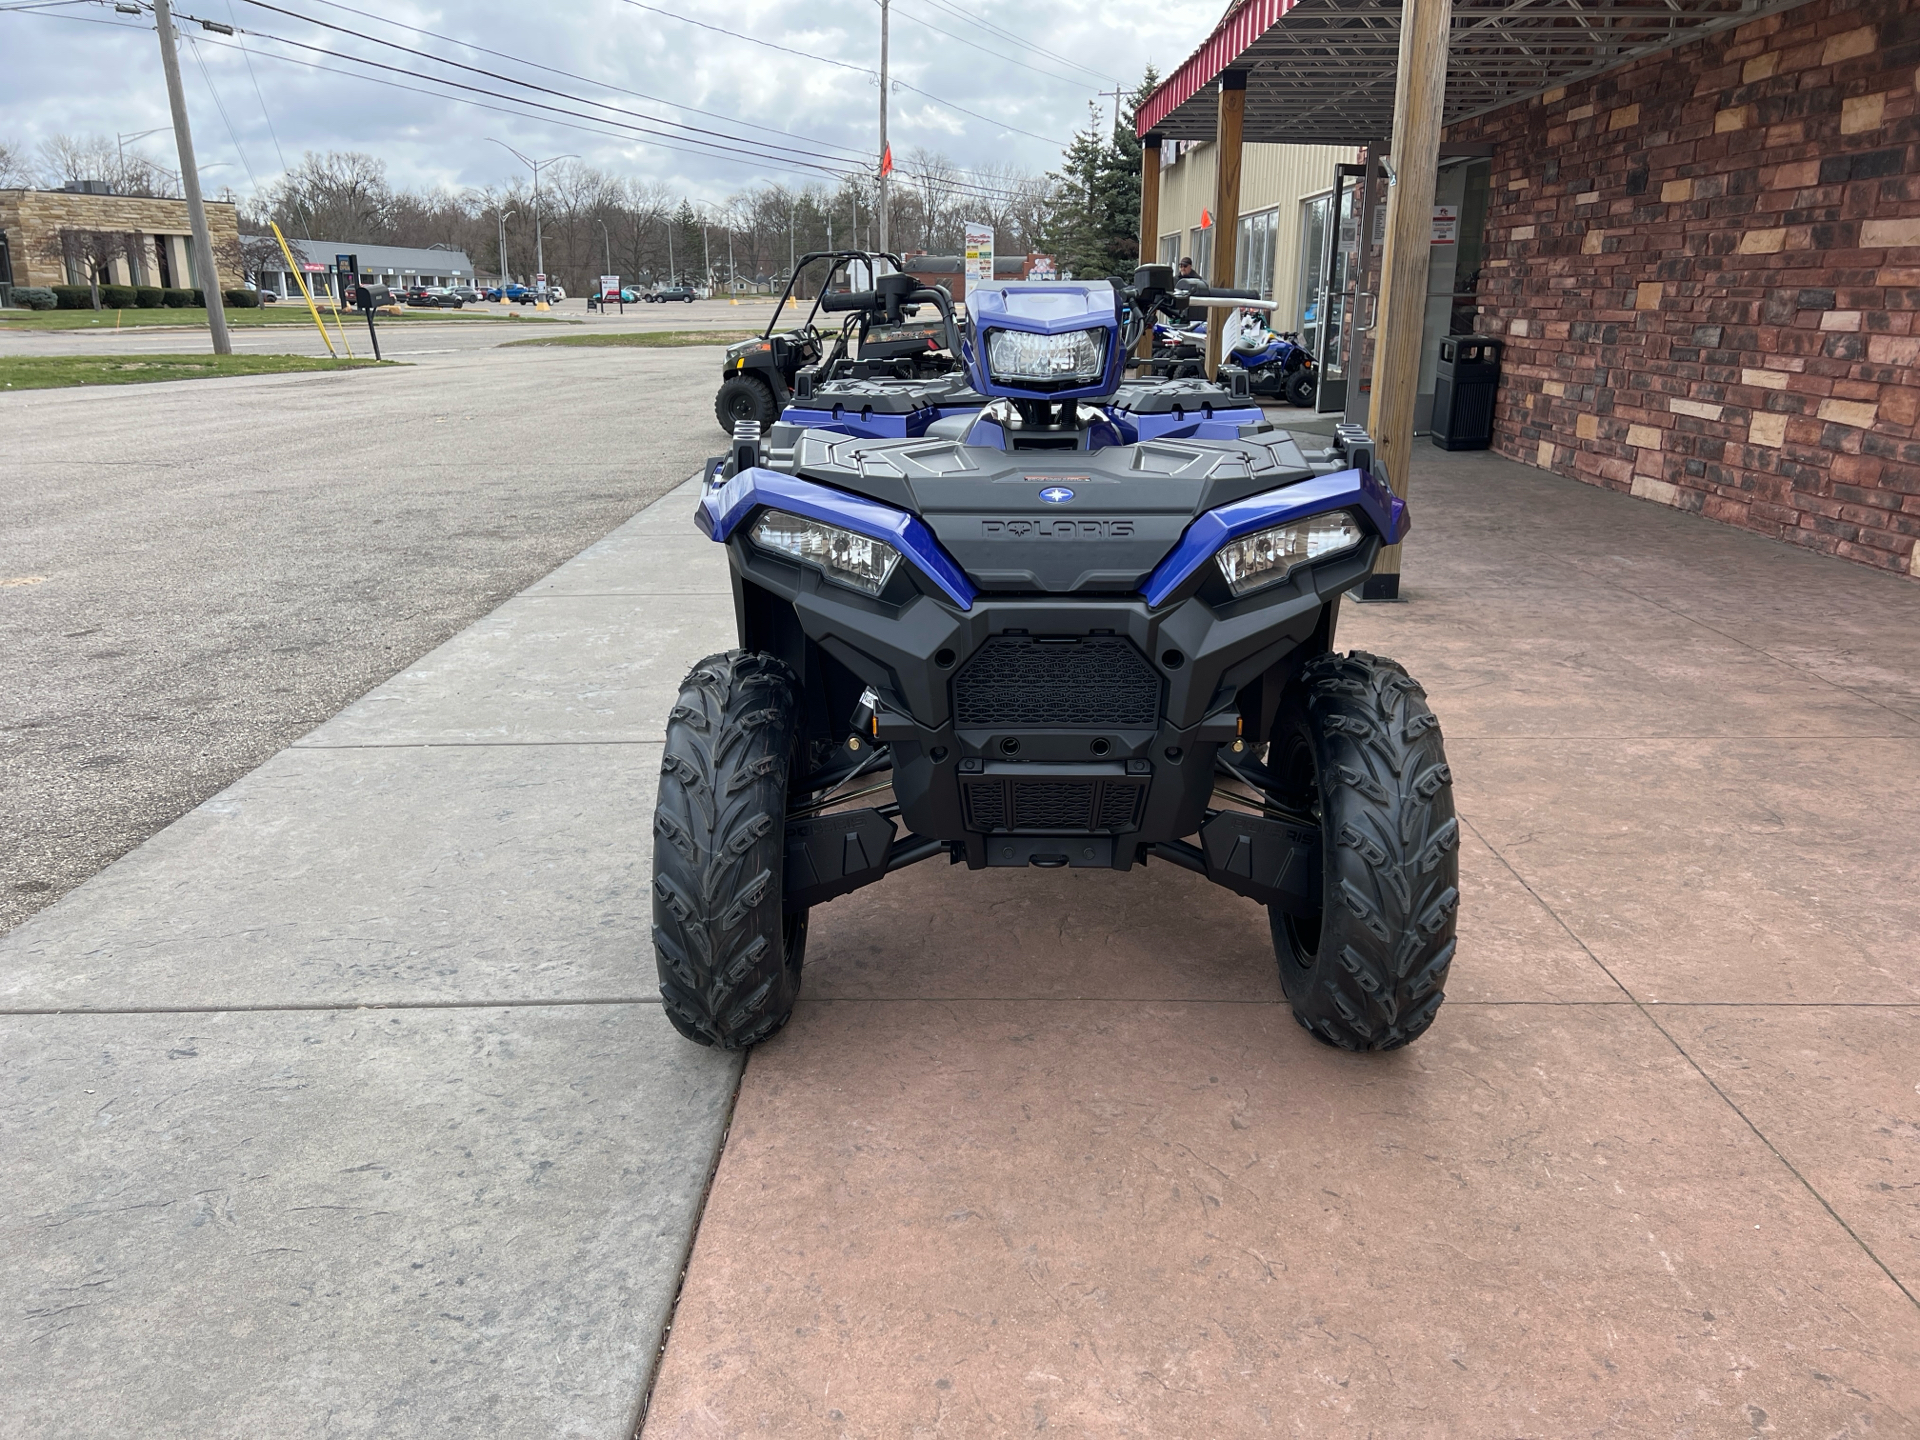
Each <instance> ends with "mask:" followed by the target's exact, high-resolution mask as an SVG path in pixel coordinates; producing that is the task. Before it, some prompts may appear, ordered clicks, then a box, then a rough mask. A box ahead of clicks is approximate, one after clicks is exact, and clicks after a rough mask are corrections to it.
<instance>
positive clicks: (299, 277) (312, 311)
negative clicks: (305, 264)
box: [267, 220, 340, 360]
mask: <svg viewBox="0 0 1920 1440" xmlns="http://www.w3.org/2000/svg"><path fill="white" fill-rule="evenodd" d="M267 224H268V225H270V226H272V228H273V238H274V239H276V240H278V241H279V242H280V253H281V254H282V255H284V256H286V257H287V273H288V274H289V275H291V276H293V280H294V283H295V284H296V285H298V286H299V287H300V293H301V294H302V295H304V296H305V297H306V300H307V313H308V314H309V315H311V316H313V324H314V328H315V329H316V330H318V331H319V332H320V338H321V339H322V340H323V341H325V342H326V346H327V354H329V355H331V356H332V357H333V358H334V359H336V360H338V359H339V358H340V352H339V351H338V350H336V349H334V348H333V337H332V336H331V335H329V334H327V327H326V326H325V325H324V324H322V323H321V321H320V307H319V306H318V305H315V304H314V303H313V292H312V291H311V290H309V289H307V277H306V275H305V273H304V272H303V271H302V270H301V269H300V267H299V266H298V265H296V264H294V263H293V251H291V250H289V249H288V248H287V237H286V236H284V235H282V234H281V233H280V227H279V226H278V225H274V223H273V222H272V221H271V220H269V221H268V222H267Z"/></svg>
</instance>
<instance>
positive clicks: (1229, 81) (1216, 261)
mask: <svg viewBox="0 0 1920 1440" xmlns="http://www.w3.org/2000/svg"><path fill="white" fill-rule="evenodd" d="M1219 114H1220V119H1219V124H1218V128H1217V129H1216V130H1215V131H1214V177H1213V263H1212V266H1211V267H1210V269H1211V273H1210V274H1209V275H1208V276H1207V283H1208V284H1209V285H1219V286H1223V287H1224V286H1229V285H1232V284H1233V260H1234V254H1233V252H1234V247H1235V246H1236V245H1237V244H1238V243H1239V241H1240V133H1241V129H1242V124H1243V122H1244V121H1245V120H1246V116H1247V72H1246V71H1244V70H1222V71H1221V72H1220V112H1219ZM1226 318H1227V312H1226V311H1224V310H1210V311H1208V312H1207V378H1208V379H1209V380H1217V379H1219V377H1220V332H1221V331H1222V330H1223V329H1224V328H1225V327H1226Z"/></svg>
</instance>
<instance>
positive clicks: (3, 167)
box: [0, 140, 34, 190]
mask: <svg viewBox="0 0 1920 1440" xmlns="http://www.w3.org/2000/svg"><path fill="white" fill-rule="evenodd" d="M33 181H34V171H33V165H32V163H31V162H30V161H29V160H28V159H27V147H26V146H24V145H16V144H14V143H13V142H12V141H10V140H0V190H24V189H26V188H27V187H28V186H30V185H32V184H33Z"/></svg>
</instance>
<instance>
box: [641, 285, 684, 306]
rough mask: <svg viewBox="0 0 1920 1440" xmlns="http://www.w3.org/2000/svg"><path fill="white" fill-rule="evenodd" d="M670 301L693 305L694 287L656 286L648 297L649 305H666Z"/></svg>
mask: <svg viewBox="0 0 1920 1440" xmlns="http://www.w3.org/2000/svg"><path fill="white" fill-rule="evenodd" d="M670 300H684V301H686V302H687V303H688V304H689V305H691V304H692V303H693V287H692V286H691V285H656V286H654V287H653V290H652V292H651V293H649V294H648V296H647V303H648V304H651V305H664V304H666V303H667V302H668V301H670Z"/></svg>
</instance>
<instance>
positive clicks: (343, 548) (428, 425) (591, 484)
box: [0, 306, 765, 931]
mask: <svg viewBox="0 0 1920 1440" xmlns="http://www.w3.org/2000/svg"><path fill="white" fill-rule="evenodd" d="M640 308H642V309H644V310H647V311H652V310H654V309H657V308H663V307H652V306H647V307H640ZM687 308H701V307H687ZM714 308H719V309H727V308H730V307H725V306H720V307H714ZM764 309H765V307H762V310H763V312H764ZM456 327H459V328H456ZM393 328H394V330H395V331H397V332H402V333H403V334H404V336H405V341H404V343H406V344H411V345H414V346H417V347H419V348H420V349H422V350H426V351H434V352H438V351H440V350H442V349H444V350H446V351H447V352H448V353H432V354H422V355H420V356H417V357H416V363H414V364H412V365H411V366H410V367H409V368H406V369H394V370H388V371H383V372H380V373H377V374H376V373H360V374H331V375H308V376H268V377H259V378H251V379H238V380H209V381H193V382H188V383H183V384H162V385H130V386H119V387H115V388H112V389H108V390H100V389H91V390H86V391H80V390H52V391H36V392H31V393H27V394H20V395H10V396H4V397H0V425H3V426H4V427H5V430H6V434H7V442H6V444H7V452H8V453H7V464H6V469H7V473H8V482H7V484H6V485H5V486H0V535H4V537H5V539H4V545H3V546H0V792H4V794H5V795H6V804H5V805H4V806H0V931H4V930H6V929H8V928H11V927H12V926H14V925H17V924H18V923H19V922H20V921H21V920H22V919H24V918H25V917H26V916H28V915H30V914H32V913H33V912H34V911H36V910H38V909H40V908H41V907H42V906H44V905H46V904H47V903H49V902H50V901H52V900H54V899H56V898H58V897H59V896H60V895H62V894H64V893H65V892H66V891H68V890H70V889H71V888H72V887H73V886H74V885H76V884H78V883H79V882H80V881H82V880H84V879H86V878H87V877H88V876H89V875H91V874H93V873H94V872H95V871H97V870H98V869H99V868H100V867H101V866H102V865H104V864H106V863H107V862H109V861H111V860H113V859H114V858H115V857H116V856H119V855H121V854H123V853H125V852H126V851H127V850H129V849H131V848H132V847H133V846H135V845H137V844H138V843H139V842H140V841H142V840H144V839H145V838H146V837H147V836H149V835H151V834H152V833H153V832H154V831H155V830H158V829H159V828H160V827H162V826H164V825H166V824H167V823H169V822H170V821H172V820H174V819H175V818H177V817H178V816H180V815H182V814H184V813H185V812H186V811H188V810H190V809H191V808H192V807H193V806H195V805H197V804H198V803H200V802H201V801H202V800H204V799H206V798H207V797H208V796H209V795H211V794H213V793H214V792H216V791H218V790H219V789H220V788H221V787H222V786H224V785H226V784H228V783H229V782H230V781H232V780H233V779H235V778H236V777H238V776H240V775H243V774H245V773H246V772H247V771H249V770H251V769H252V768H253V767H254V766H256V765H258V764H259V763H260V762H261V761H262V760H264V759H265V758H266V757H267V756H269V755H271V754H273V753H274V752H275V751H276V750H278V749H280V748H281V747H282V746H283V745H285V744H287V743H288V742H289V741H290V740H292V739H293V738H294V737H296V736H298V735H299V734H301V733H302V732H304V731H305V730H308V729H310V728H311V727H312V726H313V725H315V724H317V723H318V722H319V721H321V720H323V719H325V718H326V717H327V716H329V715H331V714H333V713H334V712H335V711H337V710H338V709H340V707H341V706H342V705H344V704H346V703H347V702H349V701H351V700H352V699H354V698H355V697H357V696H359V695H361V694H362V693H364V692H365V691H366V690H367V689H368V688H369V687H371V686H373V685H375V684H378V683H379V682H380V681H381V680H384V679H385V678H386V677H387V676H389V675H391V674H393V673H394V672H395V671H397V670H399V669H401V668H403V667H404V666H405V665H406V664H408V663H409V662H410V661H412V660H413V659H414V658H415V657H417V656H419V655H421V654H423V653H425V652H426V651H428V650H430V649H432V648H433V647H434V646H435V645H437V644H439V643H440V642H441V641H442V640H444V639H446V638H447V637H448V636H449V635H452V634H454V633H455V632H456V631H458V630H460V629H461V628H462V627H463V626H465V625H467V624H468V623H469V622H471V621H472V620H473V619H475V618H476V617H477V616H480V615H483V614H485V613H486V612H487V611H488V610H490V609H492V608H493V607H494V606H495V605H496V604H498V603H499V602H500V601H501V600H502V599H503V598H504V597H506V596H507V595H510V594H512V593H514V592H515V591H517V590H519V589H520V588H522V587H523V586H524V585H526V584H527V583H528V582H529V581H531V580H533V579H535V578H536V577H538V576H540V575H542V574H544V573H545V572H547V571H548V570H550V569H552V568H553V567H554V566H555V565H557V564H558V563H560V561H562V560H564V559H566V558H567V557H568V556H570V555H572V554H574V553H576V552H577V551H579V550H580V549H581V548H583V547H584V546H586V545H587V544H589V543H591V542H592V541H593V540H595V539H597V538H598V537H599V536H601V535H603V534H605V533H606V532H607V531H609V530H611V529H613V528H614V527H615V526H617V525H619V524H620V523H621V522H622V521H624V520H625V519H627V518H628V517H629V516H630V515H632V514H634V513H635V512H636V511H638V510H640V509H642V508H643V507H644V506H645V505H646V504H647V503H648V502H649V501H651V500H653V499H654V498H656V497H657V496H659V495H660V494H662V493H663V492H664V491H665V490H666V489H668V488H669V487H671V486H672V485H674V484H675V483H677V482H679V481H680V480H683V479H684V478H685V477H686V476H687V475H688V474H689V473H691V471H692V470H693V469H694V468H695V467H696V466H697V465H698V463H699V460H700V457H701V455H702V454H703V453H705V452H706V451H707V450H708V449H714V448H718V441H719V438H720V437H719V435H718V433H717V431H716V430H715V428H714V424H713V420H712V415H711V408H710V407H711V403H712V378H711V377H712V375H713V372H714V370H715V366H716V363H717V362H716V358H715V355H714V353H713V352H712V351H710V350H707V349H705V348H698V347H696V348H692V349H678V350H651V349H632V350H629V349H624V348H622V349H615V350H572V349H566V348H553V349H549V348H546V347H541V346H530V347H521V348H506V349H502V348H497V347H498V341H499V340H500V339H502V338H521V337H520V336H519V334H518V333H517V332H513V333H508V327H506V326H503V325H493V324H488V325H470V324H466V323H465V322H447V323H446V324H445V325H444V326H442V325H439V324H436V323H434V322H431V321H429V322H421V323H420V324H418V325H417V326H415V327H413V328H404V327H402V326H395V327H393ZM569 328H570V329H571V328H572V327H569ZM293 333H295V334H297V333H298V332H293ZM529 333H532V332H531V330H529ZM543 333H544V332H543ZM236 335H237V338H238V339H239V340H240V341H241V342H242V343H243V345H245V346H246V347H248V348H251V347H252V346H254V345H255V344H258V345H259V346H261V347H263V348H278V349H286V348H289V345H288V338H287V332H278V331H274V332H257V331H256V332H245V331H240V332H236ZM186 338H187V337H184V336H182V335H181V334H179V333H178V332H169V333H166V334H164V335H160V336H155V335H140V336H137V337H132V338H129V339H123V340H119V341H115V342H111V343H113V344H114V348H115V349H116V350H128V349H133V348H135V346H136V345H151V346H157V347H159V348H163V349H170V350H178V349H182V348H186V347H185V344H184V343H183V342H184V341H185V340H186ZM194 338H199V337H194ZM307 338H308V339H309V340H311V341H312V343H313V344H314V346H316V347H317V345H318V340H317V337H313V336H312V335H311V332H308V335H307ZM442 340H444V341H445V342H446V343H445V345H444V346H442V345H439V344H434V343H423V342H439V341H442ZM0 342H3V343H4V344H5V345H8V346H23V345H36V344H37V345H41V346H44V347H46V348H48V349H52V348H55V347H68V348H79V347H82V346H86V345H98V344H100V343H102V337H95V336H91V335H81V336H73V335H71V334H57V333H56V334H52V335H36V336H31V337H28V336H19V335H12V336H8V335H0ZM15 353H23V352H19V351H16V352H15ZM557 456H564V459H557V458H556V457H557Z"/></svg>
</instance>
